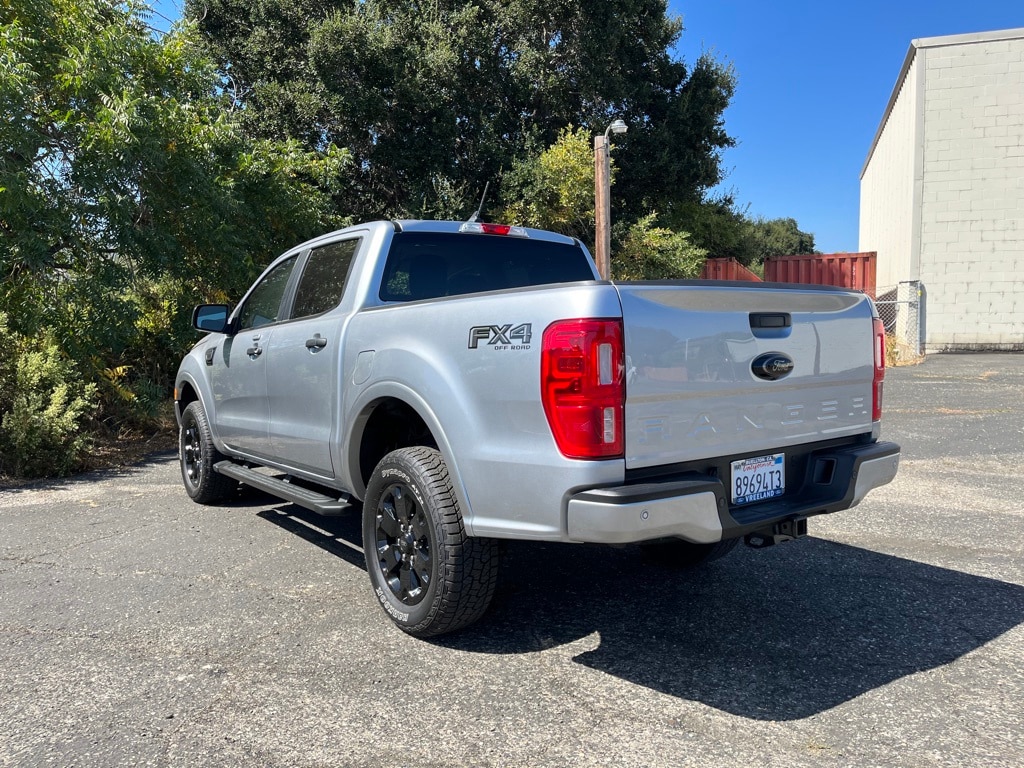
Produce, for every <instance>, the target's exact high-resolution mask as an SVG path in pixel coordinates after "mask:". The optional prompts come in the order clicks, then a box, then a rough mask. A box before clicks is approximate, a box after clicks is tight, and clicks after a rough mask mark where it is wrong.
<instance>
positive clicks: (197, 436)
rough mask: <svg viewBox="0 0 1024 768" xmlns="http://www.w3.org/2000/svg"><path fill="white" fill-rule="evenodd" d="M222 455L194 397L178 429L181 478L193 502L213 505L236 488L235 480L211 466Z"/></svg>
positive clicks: (220, 458) (220, 459) (204, 413)
mask: <svg viewBox="0 0 1024 768" xmlns="http://www.w3.org/2000/svg"><path fill="white" fill-rule="evenodd" d="M224 458H226V457H225V456H224V454H222V453H221V452H220V451H218V450H217V448H216V446H214V444H213V433H212V432H211V431H210V422H209V421H208V420H207V418H206V411H205V410H203V405H202V403H200V402H199V401H198V400H193V401H192V402H191V403H189V404H188V407H186V408H185V412H184V413H182V414H181V429H180V430H179V431H178V461H179V463H180V464H181V480H182V483H183V484H184V485H185V492H186V493H187V494H188V495H189V498H191V499H192V501H194V502H196V503H197V504H213V503H214V502H217V501H222V500H223V499H225V498H227V497H228V496H230V495H231V494H232V493H233V492H234V490H235V488H237V486H238V484H237V483H236V482H235V481H234V480H232V479H231V478H230V477H227V476H225V475H221V474H218V473H217V472H215V471H214V469H213V465H214V464H216V463H217V462H218V461H223V460H224Z"/></svg>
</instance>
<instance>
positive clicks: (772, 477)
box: [732, 453, 786, 504]
mask: <svg viewBox="0 0 1024 768" xmlns="http://www.w3.org/2000/svg"><path fill="white" fill-rule="evenodd" d="M785 492H786V454H784V453H773V454H772V455H771V456H755V457H754V458H752V459H741V460H740V461H734V462H733V463H732V503H733V504H750V503H751V502H753V501H764V500H765V499H771V498H774V497H775V496H781V495H782V494H783V493H785Z"/></svg>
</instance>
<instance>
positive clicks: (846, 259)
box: [764, 251, 877, 298]
mask: <svg viewBox="0 0 1024 768" xmlns="http://www.w3.org/2000/svg"><path fill="white" fill-rule="evenodd" d="M876 257H877V255H876V253H875V252H874V251H869V252H867V253H815V254H810V255H805V256H771V257H769V258H767V259H765V261H764V279H765V280H767V281H769V282H773V283H802V284H804V285H835V286H839V287H840V288H852V289H854V290H858V291H864V292H865V293H867V294H868V295H869V296H871V297H872V298H874V295H875V262H876Z"/></svg>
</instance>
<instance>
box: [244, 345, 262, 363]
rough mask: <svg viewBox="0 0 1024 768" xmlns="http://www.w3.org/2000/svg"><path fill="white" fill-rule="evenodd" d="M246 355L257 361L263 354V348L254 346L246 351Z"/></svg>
mask: <svg viewBox="0 0 1024 768" xmlns="http://www.w3.org/2000/svg"><path fill="white" fill-rule="evenodd" d="M245 354H247V355H248V356H249V357H251V358H252V359H253V360H255V359H256V358H257V357H259V356H260V355H262V354H263V347H257V346H252V347H249V348H248V349H247V350H245Z"/></svg>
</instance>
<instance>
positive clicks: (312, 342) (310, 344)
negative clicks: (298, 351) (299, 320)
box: [306, 333, 327, 352]
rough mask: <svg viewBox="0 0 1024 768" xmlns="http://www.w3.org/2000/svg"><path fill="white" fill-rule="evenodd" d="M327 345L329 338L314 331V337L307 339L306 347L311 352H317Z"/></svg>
mask: <svg viewBox="0 0 1024 768" xmlns="http://www.w3.org/2000/svg"><path fill="white" fill-rule="evenodd" d="M326 346H327V339H325V338H324V337H323V336H321V335H320V334H319V333H314V334H313V338H312V339H306V349H308V350H309V351H310V352H316V351H317V350H318V349H323V348H324V347H326Z"/></svg>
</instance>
